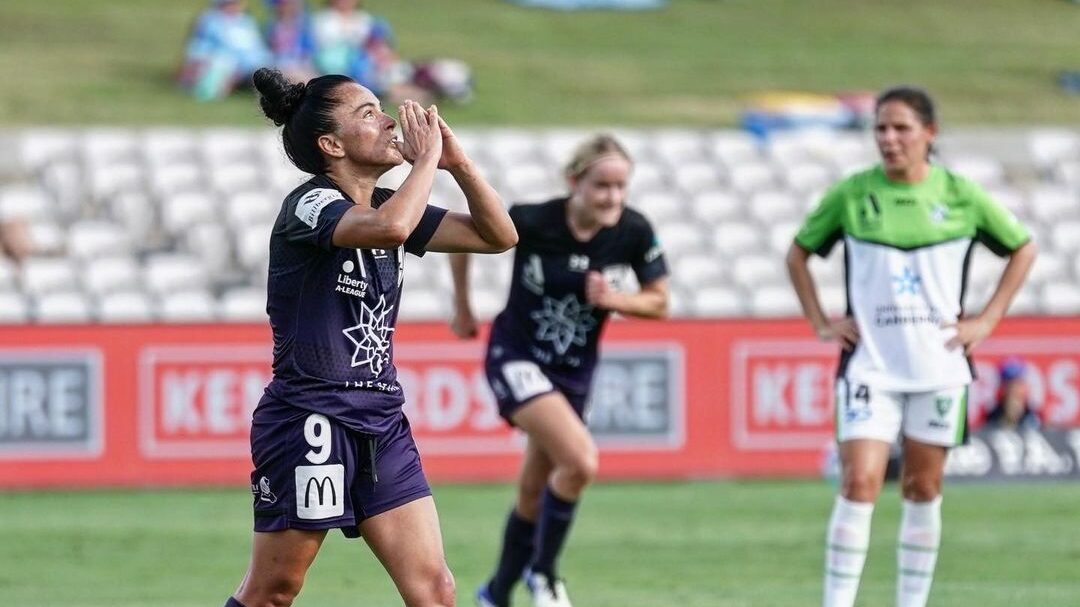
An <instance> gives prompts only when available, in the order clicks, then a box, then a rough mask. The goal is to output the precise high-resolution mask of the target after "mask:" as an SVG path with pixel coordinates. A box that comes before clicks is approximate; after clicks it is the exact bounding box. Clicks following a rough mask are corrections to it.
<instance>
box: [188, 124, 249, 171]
mask: <svg viewBox="0 0 1080 607" xmlns="http://www.w3.org/2000/svg"><path fill="white" fill-rule="evenodd" d="M258 135H259V131H253V130H248V129H230V128H214V129H207V130H205V131H203V132H202V133H201V135H200V136H199V138H198V139H197V140H196V141H197V142H196V148H197V151H198V154H199V155H200V156H201V157H202V160H203V162H204V163H205V164H206V166H208V167H213V166H218V165H224V164H228V163H229V162H233V161H235V160H236V159H237V158H251V157H252V156H254V154H255V146H256V143H257V142H258Z"/></svg>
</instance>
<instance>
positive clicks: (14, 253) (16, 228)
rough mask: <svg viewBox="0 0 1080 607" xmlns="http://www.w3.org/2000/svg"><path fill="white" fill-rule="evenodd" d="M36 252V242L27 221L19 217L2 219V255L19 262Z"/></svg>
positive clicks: (0, 232)
mask: <svg viewBox="0 0 1080 607" xmlns="http://www.w3.org/2000/svg"><path fill="white" fill-rule="evenodd" d="M33 252H34V242H33V239H32V238H31V237H30V228H29V226H27V225H26V222H25V221H23V220H21V219H17V218H7V219H0V256H7V257H9V258H11V260H12V261H14V262H16V263H18V262H21V261H22V260H23V259H26V258H27V257H28V256H30V255H31V254H33Z"/></svg>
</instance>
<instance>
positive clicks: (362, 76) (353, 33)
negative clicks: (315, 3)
mask: <svg viewBox="0 0 1080 607" xmlns="http://www.w3.org/2000/svg"><path fill="white" fill-rule="evenodd" d="M314 32H315V45H316V51H315V65H316V67H318V68H319V71H321V72H322V73H324V74H345V75H347V76H350V77H352V78H353V79H354V80H356V81H357V82H359V83H360V84H362V85H364V86H366V87H367V88H368V89H370V90H371V91H372V92H373V93H375V94H376V95H379V96H380V97H382V96H384V95H390V94H391V93H392V91H391V89H392V88H394V87H395V86H397V85H400V84H403V83H404V82H406V81H407V80H408V78H409V77H410V74H408V69H407V66H403V67H404V69H402V68H399V65H398V64H399V63H400V62H399V61H398V58H397V53H395V52H394V47H393V32H392V31H391V30H390V24H389V23H387V22H386V21H385V20H383V19H380V18H377V17H375V16H374V15H372V14H371V13H369V12H367V11H365V10H363V9H362V8H361V7H360V3H359V2H357V0H330V1H329V2H328V3H327V5H326V7H325V8H323V9H322V10H320V11H318V12H317V13H316V14H315V18H314ZM391 96H393V95H391Z"/></svg>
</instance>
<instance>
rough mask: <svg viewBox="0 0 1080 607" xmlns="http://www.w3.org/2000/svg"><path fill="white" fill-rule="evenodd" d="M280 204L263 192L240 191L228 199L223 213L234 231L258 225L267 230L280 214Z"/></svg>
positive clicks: (279, 200)
mask: <svg viewBox="0 0 1080 607" xmlns="http://www.w3.org/2000/svg"><path fill="white" fill-rule="evenodd" d="M281 202H282V201H281V199H279V198H277V197H274V196H271V195H270V194H268V193H267V192H265V191H261V190H247V191H241V192H236V193H234V194H232V195H231V196H229V197H228V202H226V203H225V205H226V206H225V213H226V215H227V217H228V220H229V224H230V225H231V226H233V228H234V229H236V228H244V227H248V226H254V225H258V226H264V227H265V228H266V229H267V230H269V229H270V227H271V226H273V225H274V220H275V219H276V218H277V215H278V213H280V212H281Z"/></svg>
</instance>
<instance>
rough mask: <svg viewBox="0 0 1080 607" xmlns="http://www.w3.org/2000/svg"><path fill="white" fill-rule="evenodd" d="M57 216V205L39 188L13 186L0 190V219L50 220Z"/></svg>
mask: <svg viewBox="0 0 1080 607" xmlns="http://www.w3.org/2000/svg"><path fill="white" fill-rule="evenodd" d="M55 214H56V207H55V205H54V204H53V202H52V200H50V199H49V196H48V194H47V193H46V192H45V191H44V190H42V189H41V188H39V187H36V186H31V185H13V186H7V187H5V188H3V189H2V190H0V219H12V218H20V219H28V220H35V219H49V218H52V217H53V216H54V215H55Z"/></svg>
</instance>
